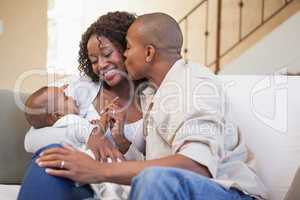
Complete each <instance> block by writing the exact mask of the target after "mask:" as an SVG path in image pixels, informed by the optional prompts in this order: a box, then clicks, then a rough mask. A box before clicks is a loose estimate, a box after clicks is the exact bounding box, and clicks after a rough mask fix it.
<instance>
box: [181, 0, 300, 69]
mask: <svg viewBox="0 0 300 200" xmlns="http://www.w3.org/2000/svg"><path fill="white" fill-rule="evenodd" d="M263 2H264V4H263ZM286 2H290V3H289V4H288V5H287V6H286V7H285V8H284V9H282V10H281V11H279V10H280V9H281V8H282V7H283V6H284V5H285V3H286ZM217 8H218V0H207V1H204V2H203V4H202V5H201V6H200V7H199V8H197V9H196V10H195V12H194V13H192V14H191V15H190V16H189V17H188V18H187V20H184V21H183V22H181V24H180V25H181V28H182V30H183V32H184V40H185V42H184V44H185V45H184V46H185V48H186V49H187V54H185V58H187V59H188V60H190V61H193V62H197V63H202V64H205V65H207V66H211V68H212V69H214V67H215V66H214V65H213V62H214V61H215V60H216V49H217V48H216V46H217V43H216V38H217V13H218V12H217V11H218V10H217ZM221 10H222V11H221V13H222V14H221V29H220V30H221V33H220V35H221V41H220V54H221V55H222V57H221V59H220V65H221V66H220V67H221V69H222V68H223V67H225V65H226V64H227V63H229V62H231V61H233V60H234V59H236V58H238V57H239V56H241V55H242V54H243V53H244V52H245V51H246V50H247V49H248V48H250V47H251V46H253V45H255V44H256V43H257V42H258V41H260V40H261V39H262V38H264V37H266V36H267V35H268V34H269V33H270V32H271V31H272V30H274V29H275V28H276V27H277V26H279V25H280V24H281V23H283V22H284V21H286V20H287V19H288V18H289V17H290V16H292V15H293V14H294V13H296V12H298V11H299V10H300V1H299V0H288V1H285V0H264V1H262V0H243V5H242V9H241V6H240V0H226V1H224V0H223V1H222V6H221ZM272 15H274V16H272ZM271 16H272V18H271V19H270V20H269V18H270V17H271ZM262 21H264V22H265V23H264V24H263V25H262V26H261V27H259V28H258V29H257V27H258V26H259V25H260V24H261V23H262ZM282 40H284V38H282ZM237 43H238V45H236V44H237ZM233 47H234V48H233Z"/></svg>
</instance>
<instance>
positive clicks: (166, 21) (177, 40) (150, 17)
mask: <svg viewBox="0 0 300 200" xmlns="http://www.w3.org/2000/svg"><path fill="white" fill-rule="evenodd" d="M133 26H137V27H136V28H137V29H136V30H137V31H138V33H139V36H140V39H141V42H142V43H144V44H146V45H147V44H152V45H154V46H155V47H156V48H157V49H163V50H167V51H169V52H174V53H179V54H180V52H181V48H182V44H183V36H182V32H181V30H180V27H179V25H178V23H177V22H176V21H175V19H173V18H172V17H171V16H169V15H167V14H164V13H151V14H145V15H141V16H139V17H138V19H137V20H136V21H135V22H134V24H133Z"/></svg>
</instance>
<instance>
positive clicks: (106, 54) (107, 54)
mask: <svg viewBox="0 0 300 200" xmlns="http://www.w3.org/2000/svg"><path fill="white" fill-rule="evenodd" d="M112 53H113V52H112V51H110V52H108V53H105V54H104V55H103V56H104V57H105V58H108V57H109V56H110V55H111V54H112Z"/></svg>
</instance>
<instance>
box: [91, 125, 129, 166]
mask: <svg viewBox="0 0 300 200" xmlns="http://www.w3.org/2000/svg"><path fill="white" fill-rule="evenodd" d="M87 147H88V148H90V149H91V150H92V151H93V153H94V155H95V157H96V160H99V161H101V162H107V161H108V160H107V158H111V160H112V161H113V162H116V161H118V160H124V157H123V155H122V154H121V153H120V151H119V150H118V149H116V148H115V147H114V146H113V145H112V144H111V142H110V141H109V140H108V139H107V138H105V136H104V135H103V133H102V132H101V130H100V129H99V128H98V127H96V128H94V129H93V131H92V134H91V135H90V137H89V140H88V142H87Z"/></svg>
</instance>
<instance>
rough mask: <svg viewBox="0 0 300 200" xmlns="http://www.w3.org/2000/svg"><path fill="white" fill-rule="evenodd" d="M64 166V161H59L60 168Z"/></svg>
mask: <svg viewBox="0 0 300 200" xmlns="http://www.w3.org/2000/svg"><path fill="white" fill-rule="evenodd" d="M64 166H65V161H61V163H60V168H61V169H63V168H64Z"/></svg>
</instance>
